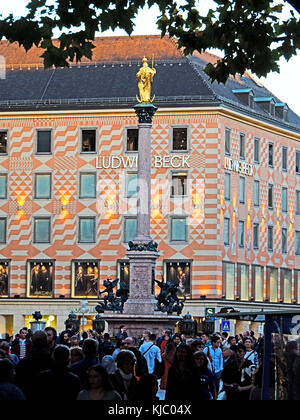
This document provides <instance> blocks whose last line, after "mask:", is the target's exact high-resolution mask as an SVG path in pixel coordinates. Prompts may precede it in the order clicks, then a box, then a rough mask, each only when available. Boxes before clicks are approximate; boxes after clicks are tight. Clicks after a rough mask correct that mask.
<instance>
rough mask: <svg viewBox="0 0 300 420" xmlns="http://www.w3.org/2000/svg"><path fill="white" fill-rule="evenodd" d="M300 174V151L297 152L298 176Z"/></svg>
mask: <svg viewBox="0 0 300 420" xmlns="http://www.w3.org/2000/svg"><path fill="white" fill-rule="evenodd" d="M299 173H300V150H296V174H299Z"/></svg>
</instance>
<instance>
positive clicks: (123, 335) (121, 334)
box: [116, 325, 128, 340]
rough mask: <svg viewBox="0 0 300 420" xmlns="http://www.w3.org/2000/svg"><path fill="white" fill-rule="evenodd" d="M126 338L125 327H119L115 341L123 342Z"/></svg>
mask: <svg viewBox="0 0 300 420" xmlns="http://www.w3.org/2000/svg"><path fill="white" fill-rule="evenodd" d="M127 337H128V333H127V327H126V326H125V325H121V326H120V328H119V331H118V332H117V334H116V339H117V340H125V338H127Z"/></svg>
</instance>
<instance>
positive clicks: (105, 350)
mask: <svg viewBox="0 0 300 420" xmlns="http://www.w3.org/2000/svg"><path fill="white" fill-rule="evenodd" d="M113 352H114V345H113V343H112V342H111V339H110V335H109V334H108V333H104V335H103V340H102V341H101V342H100V344H99V360H100V361H101V360H102V358H103V357H104V356H112V354H113Z"/></svg>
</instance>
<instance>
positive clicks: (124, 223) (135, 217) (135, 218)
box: [123, 215, 137, 244]
mask: <svg viewBox="0 0 300 420" xmlns="http://www.w3.org/2000/svg"><path fill="white" fill-rule="evenodd" d="M129 219H131V220H136V232H137V216H128V215H126V216H124V217H123V244H128V243H129V242H130V241H127V240H126V239H127V238H126V223H127V220H129ZM136 234H137V233H136ZM133 239H134V238H132V239H131V240H133Z"/></svg>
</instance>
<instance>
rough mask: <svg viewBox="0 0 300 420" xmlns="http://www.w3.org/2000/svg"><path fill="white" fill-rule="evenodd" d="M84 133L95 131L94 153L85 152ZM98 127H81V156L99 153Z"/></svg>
mask: <svg viewBox="0 0 300 420" xmlns="http://www.w3.org/2000/svg"><path fill="white" fill-rule="evenodd" d="M84 131H95V150H94V151H83V150H82V146H83V144H82V142H83V132H84ZM98 140H99V139H98V127H80V141H79V154H80V155H95V154H97V153H98Z"/></svg>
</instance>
